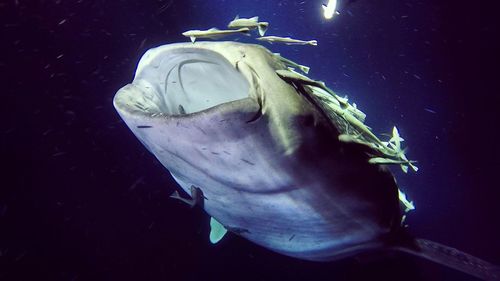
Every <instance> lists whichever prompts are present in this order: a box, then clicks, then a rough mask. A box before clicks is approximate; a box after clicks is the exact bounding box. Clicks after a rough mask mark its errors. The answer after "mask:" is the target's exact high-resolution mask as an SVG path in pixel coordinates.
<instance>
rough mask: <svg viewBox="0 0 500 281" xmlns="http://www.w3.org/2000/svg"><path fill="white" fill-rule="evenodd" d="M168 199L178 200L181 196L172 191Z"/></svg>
mask: <svg viewBox="0 0 500 281" xmlns="http://www.w3.org/2000/svg"><path fill="white" fill-rule="evenodd" d="M170 198H174V199H180V198H181V196H180V194H179V192H178V191H177V190H174V192H172V194H170Z"/></svg>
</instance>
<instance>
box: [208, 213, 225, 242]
mask: <svg viewBox="0 0 500 281" xmlns="http://www.w3.org/2000/svg"><path fill="white" fill-rule="evenodd" d="M226 233H227V229H226V228H225V227H224V226H223V225H222V224H221V223H220V222H218V221H217V220H216V219H214V218H213V217H210V242H211V243H212V244H216V243H217V242H219V241H220V240H221V239H222V238H223V237H224V235H226Z"/></svg>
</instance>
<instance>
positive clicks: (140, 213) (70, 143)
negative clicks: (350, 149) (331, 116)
mask: <svg viewBox="0 0 500 281" xmlns="http://www.w3.org/2000/svg"><path fill="white" fill-rule="evenodd" d="M143 2H144V3H143ZM465 3H467V4H468V2H465V1H431V0H422V1H389V0H385V1H368V0H358V1H353V2H351V3H345V2H344V3H341V9H342V10H341V15H340V16H338V17H337V18H335V19H334V20H332V21H329V22H327V21H325V20H323V19H322V17H321V8H320V5H321V4H322V2H321V1H310V0H306V1H264V0H253V1H250V0H248V1H223V0H219V1H215V0H207V1H187V0H186V1H180V0H174V1H170V0H164V1H149V2H147V3H146V1H85V0H80V1H61V0H59V1H22V0H9V1H1V2H0V13H1V14H0V15H1V16H0V23H1V25H0V32H1V38H2V39H1V44H0V45H1V46H0V48H1V55H0V58H1V59H0V73H1V78H0V79H1V83H2V85H3V88H2V91H1V94H2V117H3V118H2V119H1V121H2V127H1V129H0V136H1V147H0V151H1V155H2V166H3V168H2V173H1V174H2V180H1V183H0V280H216V279H220V280H306V279H307V280H403V279H404V280H473V279H472V278H470V277H468V276H466V275H463V274H462V273H458V272H455V271H453V270H450V269H447V268H444V267H442V266H439V265H434V264H432V263H430V262H426V261H422V260H419V259H417V258H412V257H408V256H405V255H394V256H388V257H385V258H380V259H374V260H363V259H353V258H350V259H345V260H341V261H337V262H332V263H312V262H305V261H300V260H296V259H291V258H287V257H284V256H281V255H277V254H274V253H272V252H269V251H267V250H265V249H263V248H260V247H258V246H255V245H253V244H251V243H250V242H247V241H245V240H243V239H241V238H239V237H236V236H234V235H228V236H227V237H225V238H224V239H223V241H222V242H221V243H220V244H217V245H216V246H213V245H210V243H209V242H208V232H209V230H208V218H207V216H206V215H205V214H204V213H202V212H201V211H200V210H196V209H193V210H191V209H189V208H187V207H186V206H184V205H183V204H181V203H179V202H176V201H173V200H170V199H169V198H168V197H169V195H170V193H171V192H172V191H173V190H174V189H175V188H177V187H176V184H175V183H174V181H173V180H172V178H171V177H170V176H169V175H168V173H167V172H166V171H165V170H164V169H163V168H162V167H161V165H160V164H159V163H158V162H157V161H156V160H155V158H154V157H153V156H152V155H150V154H149V153H148V152H147V151H146V149H145V148H144V147H142V145H141V144H140V143H139V142H138V141H137V140H136V139H135V137H134V136H133V135H132V134H131V132H130V131H129V130H128V129H127V128H126V126H125V125H124V123H122V122H121V120H120V119H119V117H118V115H117V114H116V112H115V111H114V108H113V107H112V102H111V100H112V97H113V95H114V93H115V92H116V91H117V90H118V89H119V88H120V87H121V86H123V85H125V84H127V83H129V82H130V81H131V80H132V77H133V74H134V71H135V67H136V64H137V62H138V59H139V58H140V57H141V56H142V54H143V53H144V52H145V51H146V50H147V49H149V48H152V47H155V46H159V45H162V44H167V43H172V42H179V41H187V39H186V38H184V37H182V36H181V35H180V34H181V33H182V32H183V31H186V30H189V29H206V28H210V27H219V28H223V27H225V25H226V24H227V22H228V21H230V20H232V19H233V18H234V17H235V16H236V15H237V14H239V15H240V16H241V17H251V16H255V15H258V16H260V17H261V20H265V21H269V22H270V24H271V26H270V29H269V31H268V34H269V35H279V36H291V37H294V38H300V39H317V40H318V42H319V45H318V46H317V47H310V46H297V47H290V46H281V45H276V44H274V45H270V44H267V43H263V45H265V46H266V47H268V48H270V49H271V50H272V51H274V52H279V53H281V54H282V55H283V56H285V57H288V58H290V59H293V60H295V61H297V62H299V63H301V64H304V65H308V66H310V67H311V72H310V73H309V76H310V77H312V78H315V79H318V80H323V81H325V82H326V83H327V85H329V86H330V88H332V89H334V90H335V91H336V92H338V93H340V94H342V95H348V97H349V99H350V101H354V102H356V104H357V105H358V107H359V108H361V109H362V110H363V111H364V112H365V113H367V116H368V117H367V120H366V123H367V124H368V125H369V126H371V127H372V128H373V130H374V132H375V133H377V134H379V135H380V134H381V133H389V132H390V130H391V129H392V126H394V125H396V126H397V127H398V128H399V130H400V133H401V134H402V136H403V137H404V138H405V139H406V145H407V146H408V147H409V150H408V152H407V155H408V156H409V157H410V158H411V159H416V160H418V161H419V165H418V166H419V167H420V168H421V169H420V171H419V172H418V173H417V174H408V175H404V174H402V173H400V172H397V180H398V182H399V184H400V186H401V188H402V189H403V190H404V191H406V193H407V194H408V196H409V198H410V199H411V200H413V201H414V202H415V204H416V207H417V209H416V210H415V211H414V212H412V213H411V214H410V215H409V217H408V223H409V225H410V226H409V228H410V231H411V233H413V234H414V235H416V236H419V237H423V238H427V239H431V240H435V241H438V242H441V243H444V244H447V245H449V246H453V247H456V248H459V249H461V250H464V251H466V252H468V253H471V254H473V255H477V256H479V257H481V258H484V259H486V260H488V261H491V262H494V263H496V264H499V263H500V254H499V253H500V240H499V239H498V237H500V230H499V228H498V226H497V225H498V222H499V221H500V216H499V211H498V209H497V206H498V198H499V195H500V192H499V190H498V183H497V174H498V171H499V168H500V163H499V160H498V159H499V156H500V153H499V148H498V145H497V144H495V138H494V135H495V131H494V130H495V128H496V127H498V125H497V124H498V123H495V120H498V113H497V111H495V109H494V105H495V103H494V101H495V100H498V98H496V99H495V95H494V94H493V93H494V91H493V89H491V88H490V86H489V84H488V83H486V79H487V77H490V76H489V75H490V72H488V70H489V69H488V68H487V65H488V60H489V58H487V56H486V55H485V53H487V52H488V51H489V50H493V47H492V42H488V39H487V38H489V37H486V36H485V34H489V33H490V32H492V31H493V30H494V27H493V22H494V20H495V19H494V18H490V17H486V11H485V8H483V7H481V6H480V5H479V3H475V4H474V5H472V4H470V5H469V4H468V5H465ZM239 40H241V41H244V42H250V41H249V40H250V39H248V38H243V39H239ZM493 73H494V72H493Z"/></svg>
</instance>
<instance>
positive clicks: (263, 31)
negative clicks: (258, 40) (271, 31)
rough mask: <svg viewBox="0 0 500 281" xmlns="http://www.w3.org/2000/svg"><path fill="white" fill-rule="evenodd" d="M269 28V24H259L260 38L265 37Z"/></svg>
mask: <svg viewBox="0 0 500 281" xmlns="http://www.w3.org/2000/svg"><path fill="white" fill-rule="evenodd" d="M268 27H269V23H268V22H265V21H264V22H259V25H258V27H257V28H258V29H259V34H260V36H264V34H266V31H267V28H268Z"/></svg>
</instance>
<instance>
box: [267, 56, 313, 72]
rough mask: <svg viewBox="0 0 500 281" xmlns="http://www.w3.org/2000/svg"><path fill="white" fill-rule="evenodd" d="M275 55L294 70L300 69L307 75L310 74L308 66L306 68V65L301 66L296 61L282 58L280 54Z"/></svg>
mask: <svg viewBox="0 0 500 281" xmlns="http://www.w3.org/2000/svg"><path fill="white" fill-rule="evenodd" d="M273 55H275V56H276V57H277V58H278V59H279V60H280V61H281V62H282V63H284V64H285V65H287V66H289V67H292V68H298V69H300V71H302V72H304V73H305V74H308V73H309V69H310V68H309V67H308V66H305V65H300V64H298V63H296V62H294V61H291V60H289V59H287V58H285V57H282V56H281V55H280V54H278V53H274V54H273Z"/></svg>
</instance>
